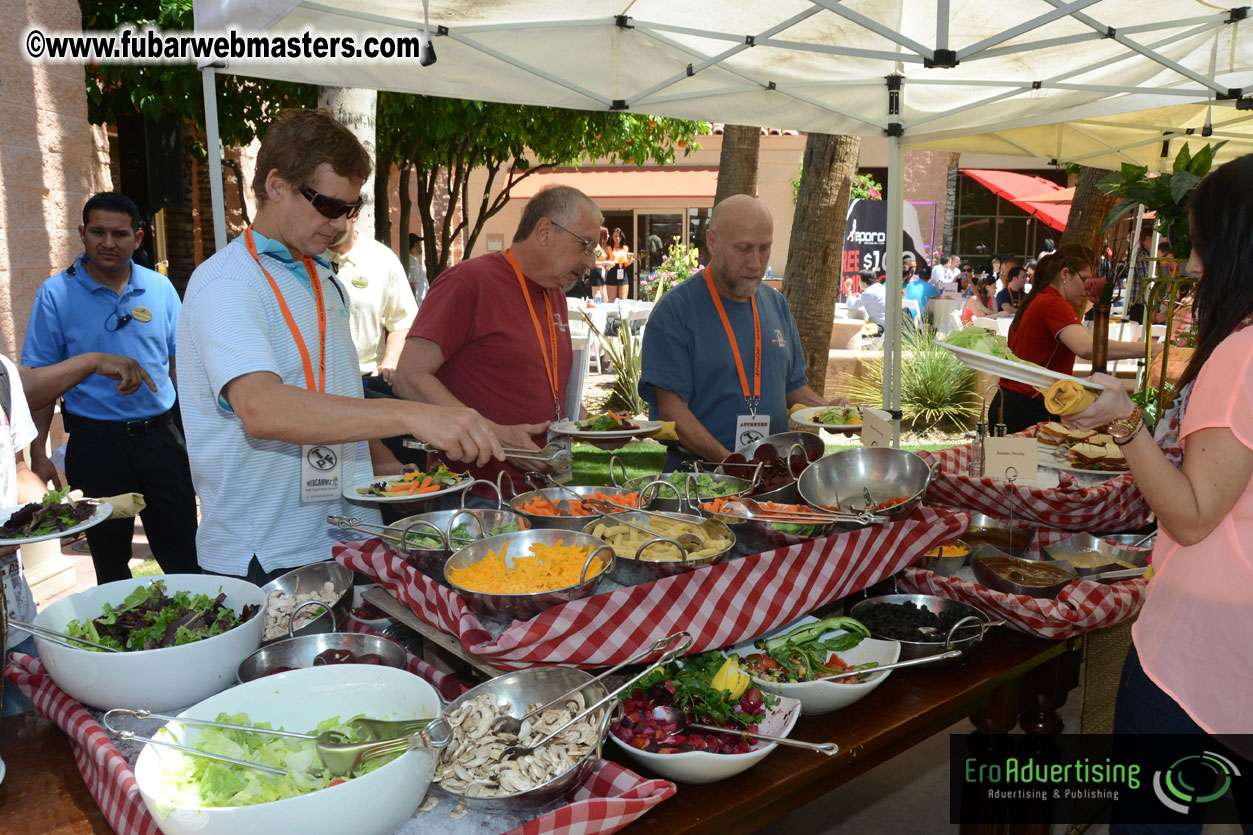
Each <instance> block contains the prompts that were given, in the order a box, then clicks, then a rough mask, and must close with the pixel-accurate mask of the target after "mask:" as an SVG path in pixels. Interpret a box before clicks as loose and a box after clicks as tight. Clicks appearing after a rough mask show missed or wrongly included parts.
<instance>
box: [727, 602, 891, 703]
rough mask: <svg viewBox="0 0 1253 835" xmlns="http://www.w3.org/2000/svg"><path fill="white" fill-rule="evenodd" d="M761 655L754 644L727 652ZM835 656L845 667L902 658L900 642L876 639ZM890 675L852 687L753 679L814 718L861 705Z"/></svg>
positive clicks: (800, 623) (787, 628)
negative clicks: (853, 705)
mask: <svg viewBox="0 0 1253 835" xmlns="http://www.w3.org/2000/svg"><path fill="white" fill-rule="evenodd" d="M815 621H817V618H815V617H813V616H811V615H807V616H806V617H803V618H801V619H800V620H798V621H796V622H795V623H791V624H788V625H787V626H784V627H782V628H780V629H776V630H775V631H774V632H770V633H767V634H766V635H764V636H762V637H764V638H773V637H775V636H776V635H785V634H787V633H788V632H791V631H792V630H793V629H795V628H796V627H798V626H803V625H804V624H806V623H813V622H815ZM843 633H844V630H842V629H834V630H832V631H830V632H824V633H823V634H822V639H823V640H824V641H825V640H829V639H831V638H834V637H835V636H837V635H842V634H843ZM758 652H761V650H759V649H757V647H755V646H753V642H752V641H749V642H747V643H744V644H740V645H739V646H737V647H735V648H733V649H731V650H728V654H730V653H736V654H737V655H739V656H740V659H741V661H742V660H743V659H744V658H745V657H746V656H749V655H753V654H754V653H758ZM836 654H837V655H839V656H840V658H842V659H844V661H845V663H848V664H852V665H854V666H855V665H857V664H868V663H869V662H871V661H874V662H877V663H878V664H879V665H880V666H883V665H885V664H895V663H896V662H897V661H898V660H899V659H900V655H901V645H900V642H899V641H884V640H880V639H878V638H863V639H862V642H861V643H860V644H858V645H857V646H855V647H853V648H852V649H845V650H840V651H839V652H838V653H836ZM890 675H892V670H888V671H887V672H882V673H874V674H872V675H870V676H869V677H868V678H867V679H866V680H865V681H860V682H857V683H855V684H841V683H840V682H838V681H805V682H798V683H794V684H789V683H785V682H777V681H766V680H765V679H761V678H757V677H756V676H753V683H754V684H756V685H757V686H758V687H759V688H761V691H762V692H763V693H774V694H775V695H777V696H787V697H788V698H791V699H797V700H798V701H800V703H801V713H803V714H805V715H806V716H814V715H816V714H819V713H830V712H831V711H833V710H839V709H840V708H842V707H848V706H849V705H851V704H853V703H854V702H857V701H860V700H861V699H863V698H865V697H866V696H867V695H869V694H870V691H872V690H874V689H875V688H876V687H878V686H879V685H880V684H882V683H883V682H884V681H886V680H887V677H888V676H890Z"/></svg>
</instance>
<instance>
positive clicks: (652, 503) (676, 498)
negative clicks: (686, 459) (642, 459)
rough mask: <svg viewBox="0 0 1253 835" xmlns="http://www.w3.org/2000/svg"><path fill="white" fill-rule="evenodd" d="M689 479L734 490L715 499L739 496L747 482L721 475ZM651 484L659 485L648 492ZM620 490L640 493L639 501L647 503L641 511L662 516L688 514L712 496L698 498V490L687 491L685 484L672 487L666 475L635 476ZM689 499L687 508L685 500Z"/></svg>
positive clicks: (708, 474)
mask: <svg viewBox="0 0 1253 835" xmlns="http://www.w3.org/2000/svg"><path fill="white" fill-rule="evenodd" d="M691 475H692V477H693V478H696V477H700V478H707V479H711V480H712V481H713V482H714V483H716V484H725V485H728V486H730V487H733V488H735V490H734V492H732V493H721V494H719V496H742V495H744V494H745V493H747V492H748V488H749V486H750V485H749V482H748V479H745V478H738V477H736V476H731V475H722V474H720V473H700V474H699V476H697V474H696V473H692V474H691ZM654 482H661V483H660V484H658V485H657V486H656V487H654V488H651V489H647V490H646V489H645V488H648V486H649V485H650V484H653V483H654ZM623 486H624V487H625V488H626V489H628V490H638V491H640V498H641V500H643V499H647V503H646V505H645V507H646V508H647V509H648V510H659V511H661V512H663V513H689V512H693V506H694V505H699V504H700V503H701V502H702V501H706V500H708V499H711V498H714V497H713V496H702V495H701V494H700V490H699V489H696V488H695V486H693V487H688V486H687V485H686V484H679V485H675V484H673V483H671V482H670V481H669V479H668V478H667V474H665V473H662V474H660V475H646V476H639V477H638V478H633V479H630V480H629V481H627V482H626V483H625V484H623ZM689 497H690V498H691V504H689V503H688V498H689Z"/></svg>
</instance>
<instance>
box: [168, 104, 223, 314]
mask: <svg viewBox="0 0 1253 835" xmlns="http://www.w3.org/2000/svg"><path fill="white" fill-rule="evenodd" d="M178 144H179V154H180V157H181V160H180V162H181V165H180V176H182V178H183V202H182V205H179V206H170V207H167V208H166V209H165V212H164V218H165V248H166V259H167V260H168V261H169V262H170V265H169V278H170V283H171V284H173V285H174V286H175V288H177V289H178V291H179V292H180V293H182V291H183V289H184V288H186V287H187V280H188V279H189V278H191V273H192V270H194V269H196V217H195V212H194V211H193V208H192V193H193V182H194V179H195V178H194V177H193V176H192V159H193V158H192V149H191V141H190V136H189V131H188V129H187V126H186V125H184V126H183V129H182V130H181V131H180V132H179V143H178ZM205 213H207V214H208V215H209V218H210V221H212V217H213V209H212V207H211V206H210V204H208V203H203V204H201V214H202V217H203V215H204V214H205ZM208 228H209V239H208V241H207V242H204V243H205V245H206V247H207V255H206V257H208V255H212V254H213V224H212V222H210V223H209V227H208ZM202 234H203V233H202Z"/></svg>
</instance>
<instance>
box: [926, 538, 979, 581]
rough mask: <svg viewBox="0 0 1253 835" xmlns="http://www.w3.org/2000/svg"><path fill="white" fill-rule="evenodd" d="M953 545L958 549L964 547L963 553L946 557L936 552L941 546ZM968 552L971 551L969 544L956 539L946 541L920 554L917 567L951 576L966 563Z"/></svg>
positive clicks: (968, 556) (949, 546) (968, 557)
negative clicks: (920, 557)
mask: <svg viewBox="0 0 1253 835" xmlns="http://www.w3.org/2000/svg"><path fill="white" fill-rule="evenodd" d="M954 546H956V547H957V548H959V549H964V553H960V554H955V555H950V556H946V557H941V556H940V555H939V554H938V553H937V552H938V551H939V550H940V549H941V548H953V547H954ZM970 553H971V548H970V545H968V544H967V543H965V542H963V541H962V540H960V539H958V540H956V541H954V542H948V543H945V544H944V545H940V546H936V547H935V548H932V549H931V550H930V551H927V552H926V553H924V554H923V555H922V559H921V560H919V562H918V565H919V567H921V568H925V569H927V570H928V571H934V572H935V573H936V574H941V575H943V576H945V577H952V576H953V575H954V574H956V573H957V572H958V571H960V570H961V568H962V567H963V566H964V565H965V564H966V562H967V560H969V559H970Z"/></svg>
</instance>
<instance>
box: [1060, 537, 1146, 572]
mask: <svg viewBox="0 0 1253 835" xmlns="http://www.w3.org/2000/svg"><path fill="white" fill-rule="evenodd" d="M1139 538H1140V537H1136V538H1135V539H1139ZM1135 539H1133V540H1132V541H1135ZM1041 550H1043V551H1044V553H1045V554H1047V555H1048V558H1049V559H1050V560H1060V561H1065V562H1067V563H1068V564H1069V565H1070V567H1071V568H1073V569H1074V570H1075V571H1076V572H1078V574H1079V576H1080V577H1086V576H1088V575H1090V574H1100V573H1101V572H1103V571H1119V570H1121V569H1124V568H1126V567H1127V566H1125V565H1119V564H1118V563H1116V562H1114V560H1122V561H1123V562H1126V563H1130V565H1131V567H1132V568H1143V567H1144V566H1145V565H1146V564H1147V563H1148V561H1149V554H1151V553H1153V552H1152V550H1151V549H1148V548H1129V547H1126V546H1123V545H1121V544H1118V543H1115V542H1109V541H1108V540H1106V539H1103V538H1100V537H1096V536H1093V535H1092V534H1090V533H1077V534H1075V535H1074V536H1068V537H1066V538H1065V539H1063V540H1062V541H1061V542H1055V543H1053V544H1052V545H1042V546H1041ZM1092 552H1095V553H1097V554H1101V555H1103V556H1106V557H1109V560H1110V561H1109V562H1105V563H1101V564H1100V565H1091V566H1085V565H1077V564H1076V563H1075V561H1074V560H1073V559H1067V555H1068V554H1083V553H1092Z"/></svg>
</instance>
